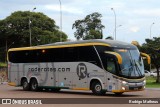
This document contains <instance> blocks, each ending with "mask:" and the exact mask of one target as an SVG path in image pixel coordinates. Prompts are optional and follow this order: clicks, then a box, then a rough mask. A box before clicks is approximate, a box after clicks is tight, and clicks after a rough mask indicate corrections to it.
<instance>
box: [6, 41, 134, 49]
mask: <svg viewBox="0 0 160 107" xmlns="http://www.w3.org/2000/svg"><path fill="white" fill-rule="evenodd" d="M91 45H101V46H108V47H115V48H136V46H134V45H132V44H129V43H125V42H121V41H116V40H102V39H92V40H79V41H69V42H56V43H51V44H45V45H38V46H32V47H21V48H11V49H9V51H16V50H17V51H18V50H35V49H46V48H54V47H75V46H91Z"/></svg>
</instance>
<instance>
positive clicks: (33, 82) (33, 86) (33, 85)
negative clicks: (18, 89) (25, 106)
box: [30, 79, 38, 91]
mask: <svg viewBox="0 0 160 107" xmlns="http://www.w3.org/2000/svg"><path fill="white" fill-rule="evenodd" d="M30 84H31V85H30V88H31V91H38V82H37V80H36V79H32V80H31V83H30Z"/></svg>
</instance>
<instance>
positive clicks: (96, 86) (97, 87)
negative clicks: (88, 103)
mask: <svg viewBox="0 0 160 107" xmlns="http://www.w3.org/2000/svg"><path fill="white" fill-rule="evenodd" d="M91 90H92V92H93V93H94V94H96V95H104V94H105V93H106V91H103V90H102V85H101V83H100V82H98V81H95V82H93V83H92V87H91Z"/></svg>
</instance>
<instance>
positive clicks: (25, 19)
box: [0, 11, 67, 47]
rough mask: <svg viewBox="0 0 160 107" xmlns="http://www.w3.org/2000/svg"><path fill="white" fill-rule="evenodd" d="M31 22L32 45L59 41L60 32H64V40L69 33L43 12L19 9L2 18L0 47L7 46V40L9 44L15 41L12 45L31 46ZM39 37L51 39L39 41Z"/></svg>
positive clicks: (0, 22)
mask: <svg viewBox="0 0 160 107" xmlns="http://www.w3.org/2000/svg"><path fill="white" fill-rule="evenodd" d="M29 19H30V22H29ZM29 23H30V25H31V32H32V33H31V35H32V39H31V40H32V45H37V44H43V43H53V42H57V41H59V40H60V39H58V38H60V35H59V34H62V37H63V39H62V40H63V41H66V40H67V35H66V34H65V33H63V32H60V31H59V30H58V26H56V25H55V21H54V20H53V19H51V18H49V17H48V16H46V15H44V14H43V13H39V12H38V13H37V12H36V13H35V12H29V11H24V12H23V11H17V12H14V13H12V14H11V15H10V16H8V17H7V18H6V19H4V20H0V42H1V44H0V47H2V46H5V45H6V41H7V43H8V44H11V43H12V42H15V43H14V45H13V46H12V47H21V46H29V37H30V36H29V35H30V33H29ZM37 38H39V39H47V38H48V39H49V40H48V41H46V42H42V41H44V40H39V41H37ZM55 38H57V39H55Z"/></svg>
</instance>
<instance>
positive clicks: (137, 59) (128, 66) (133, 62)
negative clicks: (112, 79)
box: [114, 49, 144, 78]
mask: <svg viewBox="0 0 160 107" xmlns="http://www.w3.org/2000/svg"><path fill="white" fill-rule="evenodd" d="M114 50H115V51H116V52H117V53H119V54H120V55H121V56H122V64H120V68H121V70H120V72H119V75H120V76H123V77H128V78H139V77H143V76H144V65H143V60H142V58H141V56H140V53H139V51H138V50H137V49H114Z"/></svg>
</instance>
